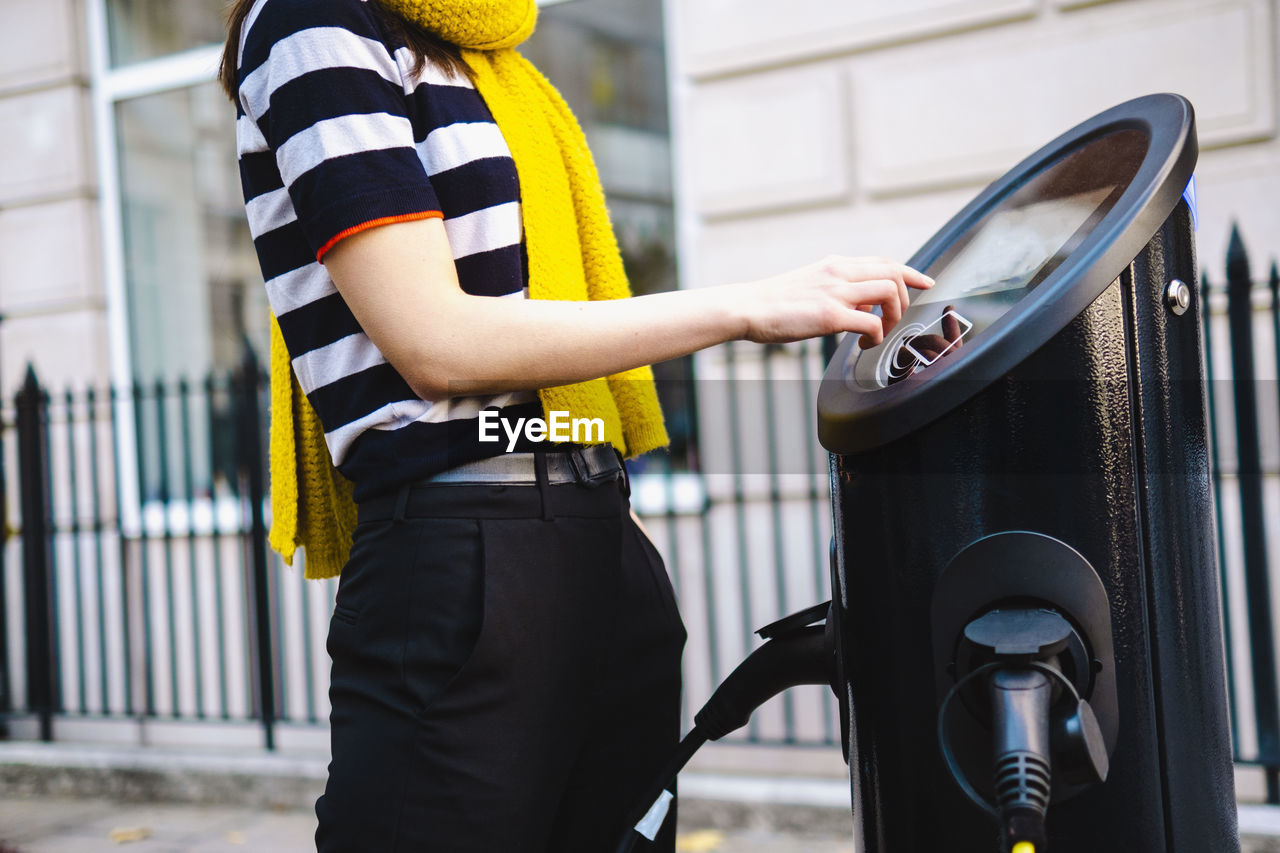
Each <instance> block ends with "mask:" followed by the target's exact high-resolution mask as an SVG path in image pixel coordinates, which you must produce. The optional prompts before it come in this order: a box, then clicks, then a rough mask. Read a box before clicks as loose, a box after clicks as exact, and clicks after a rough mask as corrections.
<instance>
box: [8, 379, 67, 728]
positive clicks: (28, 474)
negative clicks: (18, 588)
mask: <svg viewBox="0 0 1280 853" xmlns="http://www.w3.org/2000/svg"><path fill="white" fill-rule="evenodd" d="M47 399H48V397H47V395H46V393H45V391H44V389H43V388H41V387H40V381H39V379H37V378H36V372H35V368H34V367H32V366H31V365H27V373H26V377H25V378H24V379H23V382H22V388H21V389H20V390H19V391H18V394H17V397H16V398H15V403H16V409H17V432H18V490H19V493H20V496H21V497H20V500H21V506H22V588H23V599H24V618H25V620H26V626H25V627H26V632H25V633H26V660H27V705H28V707H29V709H30V710H31V711H34V712H35V713H36V714H37V716H38V717H39V719H40V739H41V740H45V741H51V740H53V715H54V713H55V712H56V711H57V710H58V709H59V705H60V701H59V696H58V692H59V691H58V677H57V670H58V637H57V610H56V607H57V604H56V602H57V598H56V591H55V582H54V577H53V573H52V571H51V566H52V563H51V561H50V556H51V552H52V549H53V529H52V523H51V522H52V516H53V509H52V505H51V503H50V499H49V436H48V417H47V415H48V406H47Z"/></svg>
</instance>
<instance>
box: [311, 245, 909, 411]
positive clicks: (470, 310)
mask: <svg viewBox="0 0 1280 853" xmlns="http://www.w3.org/2000/svg"><path fill="white" fill-rule="evenodd" d="M324 261H325V266H326V267H327V268H328V270H329V275H330V276H331V277H332V278H333V281H334V284H335V285H336V286H337V288H338V291H339V293H341V294H342V298H343V299H344V300H345V301H346V303H347V305H348V306H349V307H350V309H351V312H352V313H353V314H354V315H355V317H356V320H357V321H359V323H360V326H361V328H362V329H363V330H364V332H365V334H367V335H368V336H369V338H370V339H371V340H372V341H373V343H374V344H375V345H376V346H377V347H378V349H379V350H380V351H381V352H382V354H383V355H384V356H385V357H386V358H387V360H388V361H389V362H390V363H391V364H392V365H393V366H394V367H395V368H396V370H397V371H399V373H400V374H401V375H402V376H403V377H404V378H405V381H407V382H408V383H409V385H410V387H412V388H413V390H414V391H415V392H416V393H417V394H419V395H420V396H422V397H424V398H426V399H440V398H443V397H451V396H460V395H468V394H488V393H497V392H502V391H512V390H532V389H536V388H543V387H547V386H551V385H563V384H567V383H570V382H580V381H583V380H587V379H595V378H597V377H601V376H608V375H611V374H614V373H619V372H621V371H624V370H628V369H630V368H633V367H639V366H641V365H645V364H653V363H655V362H660V361H666V360H668V359H671V358H676V357H678V356H682V355H687V354H689V353H691V352H695V351H697V350H700V349H704V348H706V347H709V346H713V345H715V344H718V343H724V342H725V341H730V340H739V339H744V340H752V341H756V342H759V343H783V342H786V341H795V340H801V339H803V338H811V337H817V336H819V335H826V334H831V333H835V332H856V333H859V334H862V335H864V338H863V340H864V341H868V342H879V341H880V340H881V339H882V338H883V336H884V334H885V333H886V332H888V331H889V330H891V329H892V328H893V326H894V325H896V324H897V322H898V320H899V319H900V318H901V317H902V312H903V311H904V310H906V307H907V304H908V296H907V290H908V288H927V287H930V286H931V285H932V284H933V282H932V280H930V279H929V278H928V277H927V276H925V275H923V274H921V273H919V272H917V271H915V270H913V269H911V268H910V267H907V266H904V265H902V264H898V263H893V262H891V261H888V260H886V259H884V258H848V257H840V256H831V257H828V258H826V259H824V260H822V261H819V262H818V263H815V264H811V265H810V266H807V267H802V268H801V269H798V270H793V271H791V272H788V273H784V274H783V275H779V276H775V277H773V278H768V279H763V280H760V281H753V282H746V283H742V284H727V285H721V286H718V287H708V288H700V289H697V290H683V291H674V292H669V293H657V294H653V295H649V296H637V297H633V298H630V299H618V300H610V301H598V302H552V301H544V300H528V299H521V298H518V297H517V298H502V297H490V296H472V295H470V294H467V293H465V292H464V291H463V290H462V288H461V287H460V286H459V284H458V276H457V271H456V269H455V267H454V264H453V256H452V254H451V252H450V250H449V240H448V236H447V235H446V233H445V229H444V225H443V224H442V223H441V221H440V220H439V219H423V220H418V221H413V222H402V223H397V224H392V225H383V226H379V227H376V228H371V229H368V230H366V231H361V232H359V233H357V234H353V235H351V236H349V237H346V238H344V239H343V240H341V241H340V242H338V243H337V244H336V245H335V246H334V247H333V248H332V249H330V250H329V251H328V253H327V254H325V256H324ZM876 306H879V307H880V309H881V314H882V317H883V319H882V317H878V316H876V315H875V314H873V313H871V311H872V309H873V308H874V307H876Z"/></svg>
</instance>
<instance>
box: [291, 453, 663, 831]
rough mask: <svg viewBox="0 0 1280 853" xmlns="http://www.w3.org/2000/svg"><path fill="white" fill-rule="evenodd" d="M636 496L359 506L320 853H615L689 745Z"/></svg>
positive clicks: (620, 485)
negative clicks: (660, 775) (653, 785)
mask: <svg viewBox="0 0 1280 853" xmlns="http://www.w3.org/2000/svg"><path fill="white" fill-rule="evenodd" d="M626 491H627V490H626V485H625V480H624V479H622V478H621V476H620V477H619V478H618V479H611V480H607V481H604V482H597V483H581V484H564V485H559V484H557V485H546V484H543V485H542V486H541V487H539V486H505V487H503V486H462V485H436V486H430V485H428V486H422V485H419V486H415V487H414V488H413V489H412V490H411V491H405V492H402V494H401V495H400V496H399V499H398V500H396V501H395V505H394V507H389V505H388V504H387V503H386V502H383V503H382V504H381V505H380V506H379V505H370V506H362V507H361V508H360V509H361V519H360V523H359V525H358V526H357V528H356V533H355V542H354V546H353V548H352V552H351V558H350V561H349V562H348V563H347V565H346V567H345V568H344V569H343V571H342V578H341V581H340V583H339V586H338V595H337V606H336V608H335V610H334V613H333V619H332V621H331V623H330V628H329V638H328V650H329V655H330V657H331V658H332V660H333V669H332V681H331V686H330V691H329V695H330V699H331V702H332V713H331V716H330V722H331V726H332V751H333V760H332V762H331V763H330V765H329V779H328V784H327V785H326V787H325V792H324V795H323V796H321V797H320V799H319V800H317V802H316V815H317V817H318V818H319V826H318V828H317V830H316V848H317V850H319V851H321V852H322V853H356V851H360V853H366V851H367V853H396V851H414V853H424V852H425V851H443V853H516V851H530V853H579V852H580V853H612V851H613V849H614V845H615V843H616V840H617V839H618V838H619V837H620V835H621V833H622V831H623V829H624V828H625V823H626V817H627V815H628V814H629V813H630V811H631V810H632V809H633V808H634V807H635V806H637V805H639V804H638V803H637V798H638V797H639V796H640V793H641V790H642V789H643V788H644V787H645V786H646V785H647V784H648V783H649V782H650V781H651V780H652V778H653V776H654V775H655V774H656V773H657V772H658V771H659V770H660V769H661V768H662V766H663V764H664V763H665V762H666V760H667V758H668V757H669V755H670V753H671V750H672V749H673V748H674V746H675V744H676V742H677V740H678V737H679V726H680V715H679V694H680V656H681V652H682V650H683V646H684V640H685V632H684V626H683V624H682V623H681V621H680V616H679V614H678V612H677V610H676V603H675V598H674V596H673V594H672V589H671V585H670V582H669V580H668V578H667V574H666V570H665V569H664V567H663V565H662V561H661V558H660V557H659V556H658V554H657V552H656V551H655V550H654V548H653V545H652V543H650V542H649V541H648V539H647V538H646V537H645V535H644V533H643V532H642V531H640V530H639V529H638V528H637V527H636V526H635V524H634V522H633V521H632V519H631V517H630V515H629V505H628V501H627V495H626ZM388 516H390V517H388ZM646 805H647V804H646ZM674 825H675V816H674V814H672V815H669V816H668V818H667V822H666V824H665V825H664V828H663V832H662V833H661V834H660V835H659V836H658V838H657V840H656V842H655V844H654V845H653V846H652V847H651V848H649V849H652V850H660V851H664V853H671V851H673V850H674ZM640 846H643V841H642V842H641V845H639V846H638V847H637V849H639V847H640Z"/></svg>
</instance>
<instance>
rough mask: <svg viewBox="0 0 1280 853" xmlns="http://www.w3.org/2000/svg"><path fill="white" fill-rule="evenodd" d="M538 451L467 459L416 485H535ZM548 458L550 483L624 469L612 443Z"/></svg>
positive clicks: (589, 478)
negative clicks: (471, 460)
mask: <svg viewBox="0 0 1280 853" xmlns="http://www.w3.org/2000/svg"><path fill="white" fill-rule="evenodd" d="M538 455H539V454H537V453H502V454H499V455H498V456H491V457H489V458H488V459H477V460H476V461H475V462H464V463H463V464H461V465H456V466H454V467H453V468H450V469H449V470H447V471H441V472H439V473H438V474H432V475H431V476H430V477H424V478H423V479H421V480H417V481H415V485H435V484H437V483H439V484H446V483H448V484H454V485H467V484H471V485H493V484H502V485H507V486H534V485H537V483H538V473H537V463H536V461H535V459H536V457H537V456H538ZM541 455H542V456H543V457H544V458H545V459H546V460H547V482H548V483H552V484H554V483H586V482H593V481H595V480H604V479H609V478H612V477H614V476H616V475H617V474H618V472H619V471H621V470H623V466H622V460H621V458H620V457H619V455H618V451H616V450H614V448H613V445H612V444H592V445H589V446H587V447H577V448H570V449H567V450H553V451H547V452H545V453H542V454H541Z"/></svg>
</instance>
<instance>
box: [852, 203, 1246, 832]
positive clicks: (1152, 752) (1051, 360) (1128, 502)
mask: <svg viewBox="0 0 1280 853" xmlns="http://www.w3.org/2000/svg"><path fill="white" fill-rule="evenodd" d="M1189 246H1190V231H1189V217H1188V214H1187V210H1186V208H1185V205H1179V207H1178V208H1177V209H1176V210H1175V212H1174V214H1173V216H1172V217H1170V220H1169V222H1168V223H1167V224H1166V225H1165V226H1164V227H1163V228H1161V229H1160V230H1159V232H1158V233H1157V235H1156V237H1155V238H1154V239H1153V240H1152V241H1151V243H1150V244H1148V246H1147V248H1146V249H1145V250H1144V251H1143V252H1142V253H1141V254H1140V255H1139V256H1138V258H1137V260H1136V261H1135V262H1134V264H1133V265H1132V266H1131V267H1130V269H1129V270H1128V271H1126V272H1125V273H1124V274H1123V275H1122V276H1121V277H1120V278H1119V279H1118V280H1116V281H1115V282H1114V283H1113V284H1112V285H1111V286H1110V287H1108V288H1107V289H1106V290H1105V291H1104V292H1103V293H1102V294H1101V296H1099V297H1098V299H1097V300H1095V301H1094V302H1093V303H1092V304H1091V305H1090V306H1089V307H1088V308H1086V309H1085V310H1084V311H1083V312H1082V313H1081V314H1080V315H1079V316H1078V317H1077V318H1076V319H1075V320H1073V321H1072V322H1071V323H1070V324H1068V325H1067V326H1066V328H1064V329H1063V330H1062V331H1061V332H1059V333H1058V334H1057V335H1055V336H1054V337H1053V338H1052V339H1050V340H1049V341H1048V343H1046V344H1045V345H1044V346H1042V347H1041V348H1040V349H1039V350H1037V351H1035V352H1034V353H1033V354H1032V355H1031V356H1030V357H1028V358H1027V359H1026V360H1025V361H1023V362H1022V363H1021V364H1019V365H1018V366H1017V367H1016V368H1014V369H1013V370H1011V371H1010V372H1009V373H1008V374H1006V375H1005V376H1004V377H1003V378H1001V379H999V380H997V381H996V382H994V383H992V384H991V385H989V386H988V387H986V388H985V389H983V390H981V391H980V392H978V393H977V394H976V395H975V396H974V397H972V398H971V399H970V400H969V402H967V403H966V404H964V405H963V406H961V407H959V408H957V409H955V410H953V411H951V412H949V413H948V414H946V415H943V416H942V417H941V418H939V419H937V420H935V421H933V422H932V423H930V424H928V425H926V426H924V427H923V428H920V429H918V430H915V431H914V432H911V433H910V434H908V435H905V436H902V437H901V438H899V439H897V440H896V441H894V442H892V443H890V444H887V445H885V446H883V447H880V448H879V449H876V450H873V451H869V452H866V453H861V454H857V455H851V456H843V457H837V458H836V461H835V466H834V474H833V488H834V489H835V490H836V492H837V494H836V495H835V498H836V501H835V505H836V507H837V513H838V515H837V528H838V531H839V532H838V534H837V541H838V544H839V546H840V551H841V553H840V555H839V559H838V560H837V566H836V578H835V585H834V586H835V589H836V602H837V605H838V606H840V607H841V608H843V609H842V612H840V613H839V624H840V626H841V630H842V632H843V639H844V642H843V647H842V649H841V653H842V654H841V661H842V665H843V666H844V667H845V669H846V673H847V678H848V697H849V705H850V709H849V716H850V718H851V719H850V722H851V724H852V732H853V743H852V744H851V753H852V765H851V772H852V776H853V785H854V795H855V800H856V803H855V809H856V810H857V811H858V812H860V817H861V824H862V826H863V832H864V839H865V842H866V850H867V851H868V853H901V852H902V851H915V850H930V849H937V850H949V851H962V852H964V851H974V853H990V852H991V851H994V850H996V849H997V834H996V830H995V827H994V825H993V824H992V823H991V822H990V820H989V818H988V817H987V816H986V815H984V814H982V813H981V812H979V811H977V810H976V809H975V808H974V807H973V806H972V805H970V804H969V803H968V802H967V801H966V800H965V799H964V797H963V795H962V794H961V793H960V792H959V791H958V790H957V789H956V787H955V786H954V784H953V783H952V781H951V780H950V778H949V777H948V776H947V774H946V771H945V769H944V768H943V767H942V764H941V759H940V756H939V751H938V747H937V744H936V742H935V738H934V723H935V714H936V711H937V707H938V703H939V701H940V700H941V698H942V697H941V696H939V695H937V690H936V688H935V684H934V678H933V651H932V648H931V645H930V643H931V639H930V632H929V606H930V598H931V595H932V592H933V587H934V584H935V582H936V579H937V577H938V575H939V573H940V572H941V571H942V570H943V568H944V567H945V566H946V565H947V563H948V562H949V561H950V559H951V558H952V556H954V555H955V554H956V553H957V552H958V551H960V550H961V549H962V548H964V547H965V546H966V545H968V544H970V543H971V542H973V541H974V540H976V539H978V538H980V537H982V536H985V535H988V534H991V533H996V532H999V531H1003V530H1029V531H1036V532H1040V533H1044V534H1046V535H1049V536H1053V537H1055V538H1058V539H1061V540H1062V541H1063V542H1066V543H1067V544H1069V545H1071V547H1073V548H1075V549H1076V550H1078V551H1079V552H1080V553H1081V554H1082V555H1083V556H1084V557H1085V558H1086V559H1087V560H1088V561H1089V562H1090V563H1091V564H1092V565H1093V567H1094V568H1095V569H1096V570H1097V571H1098V574H1099V575H1100V576H1101V578H1102V582H1103V585H1104V587H1105V588H1106V591H1107V595H1108V598H1109V600H1110V605H1111V615H1112V628H1113V641H1114V650H1115V663H1116V678H1117V683H1118V685H1119V696H1118V704H1119V716H1120V722H1119V730H1120V732H1121V733H1122V736H1121V737H1120V739H1119V743H1118V745H1117V747H1116V751H1115V753H1114V755H1113V756H1112V766H1111V775H1110V777H1109V778H1108V780H1107V782H1106V783H1105V784H1104V785H1101V786H1098V787H1096V788H1093V789H1091V790H1088V791H1086V792H1084V793H1083V794H1081V795H1079V796H1078V797H1075V798H1074V799H1071V800H1069V801H1067V802H1064V803H1061V804H1060V805H1056V806H1054V807H1053V808H1052V809H1050V812H1049V824H1048V825H1049V832H1050V849H1052V850H1057V851H1076V850H1097V851H1110V850H1125V851H1127V853H1155V851H1166V853H1167V851H1179V853H1182V851H1186V853H1207V851H1215V853H1217V851H1230V850H1235V849H1238V842H1237V841H1236V837H1235V831H1234V829H1235V827H1234V824H1235V806H1234V793H1233V785H1232V777H1231V761H1230V750H1229V740H1228V738H1227V732H1226V715H1225V689H1224V686H1223V684H1224V682H1223V670H1222V642H1221V636H1220V634H1219V629H1218V624H1219V623H1218V609H1217V608H1218V598H1217V593H1218V585H1217V573H1216V567H1215V564H1214V551H1213V533H1212V529H1211V528H1210V526H1209V524H1210V519H1211V516H1210V512H1211V504H1210V502H1209V481H1208V467H1207V454H1206V450H1205V448H1206V443H1205V423H1204V405H1203V395H1204V385H1203V377H1202V367H1201V364H1202V361H1201V359H1200V353H1199V338H1198V332H1197V330H1198V325H1197V322H1198V321H1197V314H1198V305H1197V306H1193V310H1192V311H1189V312H1187V313H1186V314H1185V315H1183V316H1182V317H1180V318H1175V317H1173V315H1172V314H1169V313H1168V312H1167V310H1166V309H1165V308H1164V307H1163V303H1162V302H1161V299H1162V294H1163V285H1164V282H1165V277H1166V276H1170V275H1177V276H1178V277H1180V278H1182V279H1183V280H1184V281H1187V282H1194V281H1196V278H1195V273H1194V258H1193V257H1192V256H1191V252H1190V249H1189ZM1161 258H1164V259H1166V260H1164V261H1162V260H1161Z"/></svg>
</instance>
